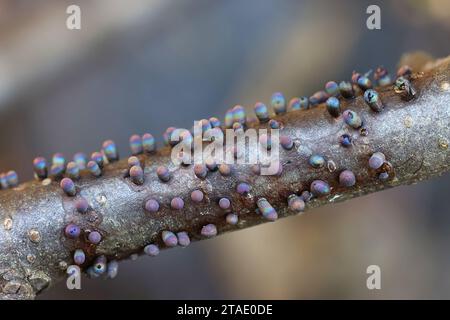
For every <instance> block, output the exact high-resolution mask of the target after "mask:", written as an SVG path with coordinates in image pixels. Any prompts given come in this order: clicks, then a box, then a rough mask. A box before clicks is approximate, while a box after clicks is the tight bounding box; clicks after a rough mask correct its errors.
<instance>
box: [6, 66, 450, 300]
mask: <svg viewBox="0 0 450 320" xmlns="http://www.w3.org/2000/svg"><path fill="white" fill-rule="evenodd" d="M411 81H412V84H413V86H414V87H415V88H416V90H417V92H418V93H417V96H416V98H414V99H413V100H411V101H404V100H402V99H401V97H400V95H399V94H397V93H395V92H394V90H393V89H392V87H391V86H388V87H384V88H379V89H377V90H378V92H379V93H380V96H381V99H382V101H383V103H384V105H385V109H384V110H383V111H382V112H380V113H375V112H373V111H372V110H371V109H370V108H368V107H367V105H366V104H365V102H364V101H363V98H362V97H361V96H359V97H357V98H355V99H353V100H342V101H341V109H342V110H346V109H351V110H353V111H356V112H357V113H358V114H359V116H360V117H361V118H362V119H363V121H364V129H365V132H363V133H362V132H361V130H356V129H353V128H351V127H349V126H348V125H346V124H345V123H344V121H343V120H342V116H341V117H338V118H336V119H335V118H332V117H331V116H330V115H329V114H328V112H327V111H326V108H325V107H324V106H323V105H320V106H318V107H316V108H312V109H310V110H307V111H304V110H301V111H292V112H288V113H287V114H284V115H280V116H277V117H275V118H276V119H277V120H278V121H279V122H280V123H281V124H282V130H281V134H283V135H287V136H289V137H291V138H292V139H293V140H294V143H295V146H294V148H293V149H292V150H283V149H280V152H281V154H280V156H281V163H282V165H283V172H282V174H281V175H280V176H260V175H255V174H254V173H253V172H252V170H251V168H250V166H249V165H236V166H234V167H233V171H232V174H231V175H230V176H222V175H221V174H220V173H219V172H217V171H215V172H208V175H207V177H206V179H204V180H201V179H199V178H197V177H196V176H195V174H194V172H193V169H192V166H178V167H176V166H174V165H173V164H172V163H171V160H170V149H169V148H167V147H166V148H162V149H160V150H159V151H157V153H156V154H154V155H150V156H148V155H140V156H139V158H140V160H141V162H143V163H145V173H144V175H145V181H144V184H142V185H135V184H133V183H132V182H131V181H130V179H129V178H126V177H124V173H125V172H127V168H128V165H127V161H126V160H121V161H118V162H114V163H111V164H108V165H107V166H106V167H105V168H104V170H103V175H102V176H101V177H99V178H95V177H92V176H91V175H90V174H89V173H88V172H83V173H82V177H81V179H80V180H78V181H76V188H77V193H78V195H81V196H83V197H84V198H86V199H87V200H88V202H89V205H90V207H91V209H90V211H89V212H88V213H86V214H80V213H77V211H76V210H75V207H74V197H69V196H67V195H65V194H64V193H63V192H62V190H61V188H60V186H59V182H57V181H52V182H51V183H49V184H47V183H43V182H40V181H31V182H26V183H23V184H21V185H19V186H18V187H16V188H13V189H8V190H3V191H1V192H0V219H1V220H0V222H1V223H2V224H1V226H0V247H1V248H2V250H1V253H0V288H1V297H2V298H3V299H32V298H34V297H35V295H36V294H38V293H39V292H41V291H42V290H43V289H45V288H48V287H50V286H51V284H53V283H55V282H57V281H60V280H61V279H64V277H65V276H66V273H65V268H67V266H68V265H71V264H73V258H72V256H73V252H74V251H75V250H76V249H83V250H84V252H85V253H86V262H85V263H84V264H83V265H82V268H83V269H86V267H87V266H89V265H90V264H92V262H93V261H94V259H95V258H96V257H98V256H100V255H104V256H106V257H107V259H108V260H109V261H111V260H121V259H125V258H127V257H129V256H130V255H132V254H141V253H143V248H144V247H145V246H146V245H147V244H149V243H155V244H158V245H159V247H160V248H164V247H165V246H164V243H163V241H162V240H161V233H162V231H164V230H169V231H172V232H179V231H186V232H187V233H188V234H189V236H190V238H191V240H201V239H204V238H205V237H204V236H202V235H201V233H200V230H201V228H202V227H203V226H204V225H207V224H214V225H215V226H216V227H217V230H218V233H219V234H222V233H225V232H228V231H235V230H239V229H243V228H247V227H250V226H253V225H257V224H259V223H262V222H266V221H267V220H265V219H264V218H263V217H262V216H261V215H260V214H256V213H255V209H256V208H257V205H256V201H257V199H259V198H261V197H264V198H266V199H267V200H268V201H269V202H270V203H271V204H272V206H273V207H274V208H275V209H276V210H277V212H278V216H279V217H286V216H290V215H295V214H296V213H295V212H293V211H291V210H290V209H289V207H288V203H287V199H288V197H289V195H291V194H294V193H296V194H300V193H301V192H302V191H305V190H309V188H310V183H311V182H312V181H313V180H316V179H320V180H323V181H327V182H328V183H329V185H330V187H331V193H330V194H329V195H327V196H325V197H315V198H313V199H312V200H311V201H309V202H307V205H306V209H307V210H309V209H311V208H314V207H318V206H322V205H327V204H331V203H334V202H336V201H344V200H347V199H350V198H353V197H357V196H361V195H364V194H367V193H371V192H375V191H378V190H382V189H385V188H390V187H395V186H398V185H402V184H411V183H416V182H418V181H420V180H424V179H428V178H431V177H433V176H436V175H440V174H442V173H444V172H446V171H448V170H449V169H450V153H449V150H448V143H449V140H450V89H449V87H450V59H449V58H446V59H444V60H441V61H438V62H436V63H434V64H433V65H432V66H431V67H429V68H428V70H426V71H424V72H422V73H419V74H415V75H414V76H413V77H412V80H411ZM251 126H253V127H255V128H267V124H266V123H262V124H260V123H257V124H253V125H251ZM344 133H347V134H349V135H351V136H352V137H353V145H352V146H351V147H349V148H344V147H342V146H341V145H340V144H339V137H340V136H341V135H342V134H344ZM377 151H381V152H383V153H384V154H385V156H386V159H387V160H388V161H389V162H390V164H391V165H392V168H393V171H392V173H391V176H390V179H388V180H385V181H382V180H380V179H378V177H377V174H376V172H375V170H372V169H370V168H369V166H368V159H369V157H370V156H371V155H372V154H373V153H374V152H377ZM311 154H321V155H324V156H325V157H326V159H328V161H329V163H330V164H334V165H335V168H334V167H333V166H325V167H324V168H322V169H314V168H312V167H311V166H310V165H309V164H308V158H309V156H310V155H311ZM330 161H332V163H331V162H330ZM159 165H165V166H167V167H168V168H169V169H170V171H171V172H172V178H171V180H170V181H169V182H167V183H163V182H161V181H159V179H158V178H157V175H156V168H157V167H158V166H159ZM343 169H349V170H351V171H353V173H354V174H355V176H356V185H355V186H354V187H351V188H343V187H341V186H340V185H339V182H338V176H339V173H340V172H341V171H342V170H343ZM242 181H245V182H247V183H248V184H249V185H250V186H251V191H250V192H249V193H248V194H247V195H246V196H243V195H240V194H238V193H237V192H236V186H237V184H238V183H239V182H242ZM195 189H200V190H202V191H203V193H204V195H205V199H204V200H203V202H202V203H200V204H198V203H193V202H192V201H191V198H190V194H191V192H192V191H193V190H195ZM174 197H181V198H183V199H184V201H185V206H184V208H183V209H182V210H174V209H171V208H170V201H171V199H172V198H174ZM223 197H225V198H228V199H230V201H231V206H232V211H233V212H237V213H238V214H239V222H238V223H237V224H236V225H230V224H227V223H226V220H225V215H226V212H225V211H224V210H223V209H221V208H220V207H219V205H218V200H219V199H220V198H223ZM149 198H153V199H157V200H158V201H159V203H160V209H159V211H158V212H157V213H154V214H150V213H148V212H146V211H145V210H144V203H145V201H146V200H148V199H149ZM71 222H75V223H77V224H78V225H79V226H80V227H81V229H82V230H83V231H84V232H87V231H88V230H97V231H99V232H100V233H101V234H102V237H103V240H102V241H101V242H100V243H99V244H98V245H93V244H92V243H89V242H88V241H86V239H85V238H84V237H80V238H79V239H77V240H70V239H67V238H66V237H65V236H64V228H65V226H66V225H67V224H68V223H71Z"/></svg>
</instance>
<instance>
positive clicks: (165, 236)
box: [0, 66, 416, 278]
mask: <svg viewBox="0 0 450 320" xmlns="http://www.w3.org/2000/svg"><path fill="white" fill-rule="evenodd" d="M411 73H412V72H411V69H410V68H409V67H407V66H404V67H402V68H400V69H399V70H398V72H397V79H396V81H395V83H394V90H395V92H397V93H398V94H401V96H402V98H403V99H405V100H410V99H412V98H413V97H414V96H415V95H416V91H415V89H414V88H413V87H412V85H411V83H410V75H411ZM374 81H375V84H376V85H377V86H387V85H391V84H392V80H391V77H390V75H389V74H388V72H387V70H386V69H385V68H382V67H379V68H377V70H376V71H375V73H374ZM373 87H374V86H373V84H372V80H371V79H370V78H369V73H367V74H365V75H361V74H359V73H356V72H354V73H353V75H352V78H351V82H346V81H342V82H341V83H339V84H337V83H336V82H334V81H330V82H328V83H326V85H325V90H322V91H319V92H316V93H315V94H313V95H312V96H311V97H309V98H308V97H301V98H293V99H291V100H290V101H289V103H286V100H285V98H284V96H283V94H281V93H275V94H273V95H272V98H271V106H272V108H273V111H274V113H275V115H279V114H283V113H285V112H287V111H294V110H306V109H309V108H313V107H315V106H317V105H319V104H321V103H325V105H326V108H327V110H328V112H329V114H330V115H331V116H332V117H334V118H337V117H339V116H341V115H342V119H343V120H344V122H345V123H346V124H347V125H348V126H350V127H351V128H354V129H358V130H361V129H363V125H364V124H363V121H362V119H361V118H360V117H359V116H358V114H357V113H356V112H355V111H352V110H345V111H343V112H342V111H341V107H340V100H339V98H343V99H353V98H354V97H356V96H358V95H361V94H363V95H364V101H365V103H366V104H367V105H368V106H369V107H370V109H372V110H373V111H374V112H382V110H383V109H384V105H383V102H382V101H381V99H380V96H379V95H378V93H377V91H375V90H374V89H373ZM254 111H255V114H256V117H257V119H258V120H259V122H261V123H266V122H267V123H268V124H269V127H270V128H272V129H278V128H280V123H279V122H278V121H276V120H275V119H271V116H270V112H269V109H268V108H267V107H266V105H264V104H263V103H260V102H258V103H256V105H255V107H254ZM255 120H256V119H255ZM248 122H249V119H247V116H246V113H245V110H244V108H243V107H242V106H235V107H234V108H232V109H230V110H228V111H227V113H226V115H225V121H224V126H221V123H220V121H219V120H218V119H217V118H210V119H209V120H207V119H203V120H201V124H202V130H203V132H205V131H207V130H220V131H221V130H222V128H232V129H234V130H236V131H237V130H243V129H244V128H245V126H246V124H248ZM179 130H181V133H180V131H179ZM177 131H178V132H177ZM174 134H177V135H178V136H179V137H181V139H179V141H183V142H184V143H186V142H192V140H193V137H192V133H191V132H190V131H188V130H184V129H177V128H174V127H170V128H168V129H167V130H166V131H165V133H164V142H165V144H166V145H171V146H174V145H176V144H177V142H174V141H172V140H173V139H171V136H172V135H174ZM339 141H340V144H341V146H342V147H345V148H349V147H351V146H352V139H351V136H350V135H348V134H344V135H342V136H341V137H340V140H339ZM259 142H260V144H261V145H263V146H264V147H266V148H270V144H271V141H270V138H268V137H267V135H263V136H261V137H260V140H259ZM280 145H281V146H282V147H283V148H284V149H285V150H290V149H292V148H293V147H294V144H293V141H292V139H291V138H290V137H288V136H283V135H282V136H281V137H280ZM130 148H131V153H132V154H133V156H131V157H130V158H129V159H128V175H126V177H125V178H126V179H130V180H131V181H132V182H133V183H134V184H136V185H142V184H143V183H144V179H145V175H144V170H143V167H142V165H141V162H140V161H139V159H138V157H137V155H139V154H143V153H147V154H150V153H153V152H155V151H156V145H155V139H154V137H153V136H152V135H151V134H149V133H146V134H144V135H143V136H139V135H133V136H131V137H130ZM118 158H119V157H118V152H117V149H116V145H115V144H114V142H113V141H111V140H107V141H105V142H104V143H103V145H102V149H101V151H99V152H94V153H92V155H91V157H90V160H89V159H88V158H87V156H86V155H85V154H83V153H77V154H75V156H74V157H73V161H70V162H68V163H66V160H65V158H64V157H63V155H62V154H59V153H57V154H55V155H54V156H53V159H52V163H51V166H48V164H47V161H46V159H44V158H42V157H38V158H36V159H34V161H33V167H34V173H35V178H36V179H38V180H46V181H48V182H50V181H52V180H53V181H59V182H60V186H61V189H62V191H63V192H64V193H65V194H66V195H67V196H69V197H73V199H74V202H75V208H76V210H77V212H78V213H79V214H85V213H87V212H88V211H89V210H90V205H89V203H88V201H87V200H86V199H84V198H83V197H81V196H77V187H76V185H75V182H74V181H76V180H78V179H79V178H80V172H81V171H82V170H85V169H87V170H88V171H89V172H90V173H91V174H92V175H93V176H95V177H99V176H101V175H102V170H103V168H104V167H105V165H107V164H108V163H109V162H113V161H117V160H118ZM325 164H326V160H325V157H324V156H322V155H319V154H314V155H312V156H311V157H310V158H309V165H310V166H311V167H313V168H321V167H323V166H324V165H325ZM368 166H369V168H370V170H374V172H375V174H376V175H377V177H378V178H379V179H380V180H386V179H389V178H390V175H392V173H393V168H392V165H391V164H390V163H389V162H388V161H387V160H386V157H385V156H384V154H383V153H381V152H375V153H374V154H373V155H372V156H371V157H370V159H369V163H368ZM193 170H194V173H195V175H196V177H198V178H199V179H205V178H206V176H207V174H208V172H212V171H218V172H219V174H221V175H223V176H228V175H230V174H231V171H232V168H231V166H230V165H227V164H217V163H215V162H214V161H206V163H205V164H196V165H194V167H193ZM252 171H253V172H254V174H259V173H260V168H259V166H253V168H252ZM156 174H157V177H158V179H159V180H160V181H161V183H166V182H168V181H170V179H171V173H170V171H169V170H168V168H167V167H164V166H161V167H158V168H157V171H156ZM0 183H1V187H2V188H8V187H14V186H16V185H17V183H18V179H17V174H16V173H15V172H14V171H10V172H8V173H7V174H2V175H0ZM355 183H356V178H355V175H354V173H353V172H352V171H350V170H342V171H341V172H340V174H339V184H340V185H341V186H342V187H346V188H350V187H352V186H354V185H355ZM250 189H251V186H250V185H249V184H248V183H245V182H241V183H238V184H237V186H236V192H237V193H239V194H241V195H246V194H248V193H249V192H250ZM329 193H330V185H329V184H328V183H327V182H326V181H323V180H315V181H313V182H312V183H311V185H310V188H309V190H305V191H303V192H302V193H301V194H300V195H297V194H292V195H290V196H289V197H288V198H287V203H288V207H289V209H290V210H292V211H293V212H296V213H301V212H303V210H304V209H305V203H306V202H308V201H310V200H311V199H312V198H313V197H321V196H326V195H328V194H329ZM190 198H191V200H192V201H193V202H194V203H200V202H202V201H203V198H204V194H203V192H202V191H201V190H194V191H192V193H191V195H190ZM256 205H257V210H256V211H257V213H258V214H261V215H262V216H263V217H264V218H265V219H268V220H270V221H274V220H276V219H277V218H278V214H277V212H276V210H275V209H274V208H273V207H272V205H271V204H270V203H269V202H268V200H267V199H265V198H259V199H257V201H256ZM218 206H219V207H220V208H221V209H223V210H224V212H230V208H231V203H230V200H229V199H228V198H221V199H219V201H218ZM143 207H144V208H145V210H146V211H147V212H149V213H156V212H158V211H159V209H160V203H159V202H158V201H157V200H155V199H148V200H146V201H145V203H144V204H143ZM170 207H171V208H172V209H173V210H181V209H183V207H184V200H183V199H182V198H181V197H175V198H173V199H171V201H170ZM225 219H226V222H227V223H228V224H231V225H235V224H237V223H238V219H239V216H238V214H237V213H227V214H226V216H225ZM199 232H200V234H201V235H202V236H203V237H213V236H215V235H217V228H216V226H215V225H214V224H208V225H205V226H203V227H202V228H201V230H199ZM64 235H65V237H67V238H68V239H78V238H79V237H81V236H83V237H84V238H85V241H88V242H89V243H90V244H91V245H94V246H95V245H97V244H99V243H100V242H101V241H102V234H101V233H100V232H99V231H96V230H82V229H81V228H80V227H79V226H78V225H76V224H74V223H70V224H68V225H67V226H66V227H65V229H64ZM161 239H162V243H164V245H165V246H167V247H175V246H178V245H179V246H182V247H186V246H188V245H189V244H190V237H189V234H188V233H187V232H184V231H183V232H178V233H174V232H172V231H169V230H166V231H162V233H161ZM143 251H144V253H145V254H147V255H149V256H156V255H158V254H159V246H158V245H157V244H154V243H151V244H148V245H147V246H145V247H144V249H143ZM86 260H87V259H86V254H85V252H84V251H83V250H82V249H76V250H75V251H74V252H73V262H74V263H75V264H76V265H79V266H84V264H85V262H86ZM117 269H118V265H117V261H115V260H113V261H110V262H109V263H108V262H107V259H106V257H105V256H99V257H97V258H96V260H95V261H94V264H93V265H92V266H90V267H88V268H87V273H88V274H89V275H90V276H92V277H98V276H100V275H107V277H109V278H114V277H115V275H116V274H117Z"/></svg>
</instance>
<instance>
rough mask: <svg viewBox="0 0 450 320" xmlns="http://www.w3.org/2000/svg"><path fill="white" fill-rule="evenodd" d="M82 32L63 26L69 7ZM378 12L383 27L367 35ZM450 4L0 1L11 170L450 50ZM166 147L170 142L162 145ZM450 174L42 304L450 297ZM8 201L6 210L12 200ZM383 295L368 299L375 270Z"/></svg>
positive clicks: (86, 284) (0, 157) (24, 170)
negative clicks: (419, 54) (413, 54)
mask: <svg viewBox="0 0 450 320" xmlns="http://www.w3.org/2000/svg"><path fill="white" fill-rule="evenodd" d="M69 4H77V5H79V6H81V10H82V29H81V30H79V31H69V30H67V29H66V26H65V21H66V18H67V14H66V7H67V6H68V5H69ZM370 4H378V5H379V6H380V7H381V17H382V30H379V31H370V30H368V29H367V28H366V18H367V15H366V13H365V11H366V8H367V6H368V5H370ZM449 34H450V1H449V0H434V1H431V0H428V1H422V0H421V1H419V0H417V1H413V0H411V1H404V0H402V1H400V0H399V1H361V0H354V1H333V0H330V1H317V0H315V1H313V0H310V1H300V0H244V1H242V0H226V1H208V0H183V1H182V0H127V1H120V0H95V1H65V0H64V1H61V0H59V1H56V0H54V1H53V0H45V1H44V0H35V1H26V0H0V150H1V153H0V171H2V172H3V171H7V170H10V169H15V170H17V172H18V173H19V176H20V178H21V180H22V181H23V180H28V179H30V178H31V177H32V168H31V161H32V159H33V158H34V157H35V156H37V155H43V156H45V157H50V156H51V154H52V153H54V152H56V151H59V152H63V153H65V154H66V156H67V157H71V156H72V155H73V154H74V153H75V152H77V151H84V152H92V151H94V150H97V149H98V148H99V147H100V143H101V142H102V141H103V140H104V139H106V138H111V139H114V140H115V141H116V143H117V144H118V146H119V150H120V152H121V154H122V155H126V154H128V153H129V151H128V137H129V136H130V135H131V134H133V133H143V132H146V131H149V132H152V133H153V134H154V135H158V137H159V136H160V135H161V133H162V132H163V131H164V129H165V128H166V127H168V126H172V125H174V126H180V127H190V126H191V125H192V121H193V120H194V119H201V118H204V117H208V116H213V115H215V116H221V117H223V114H224V111H225V110H226V109H227V108H229V107H230V106H232V105H234V104H236V103H240V104H243V105H245V106H247V107H251V106H252V105H253V104H254V103H255V102H256V101H258V100H262V101H266V102H267V101H268V99H269V97H270V95H271V93H272V92H275V91H283V92H284V93H285V94H286V96H287V97H292V96H298V95H310V94H312V93H313V92H314V91H316V90H318V89H321V88H322V87H323V85H324V83H325V82H326V81H328V80H337V81H340V80H343V79H348V78H349V77H350V75H351V72H352V71H353V70H355V69H356V70H359V71H367V70H369V69H372V68H375V67H376V66H378V65H379V64H383V65H384V66H386V67H387V68H389V69H390V70H391V72H392V73H394V72H395V69H396V64H397V62H398V61H399V59H400V56H401V54H402V53H404V52H408V51H412V50H424V51H427V52H429V53H430V54H431V55H433V56H436V57H440V56H446V55H448V54H450V42H449V39H450V37H449ZM160 140H161V139H160ZM449 187H450V176H449V175H446V176H444V177H441V178H437V179H434V180H432V181H429V182H425V183H421V184H419V185H415V186H407V187H400V188H397V189H395V190H389V191H384V192H380V193H378V194H373V195H370V196H366V197H362V198H359V199H356V200H353V201H350V202H347V203H343V204H337V205H334V206H327V207H323V208H320V209H317V210H311V211H309V212H308V213H307V214H306V215H304V216H302V217H294V218H288V219H285V220H284V221H279V222H277V223H274V224H266V225H263V226H259V227H255V228H252V229H249V230H246V231H240V232H235V233H232V234H228V235H224V236H221V237H218V238H216V239H214V240H209V241H203V242H201V243H195V244H193V245H192V246H190V247H189V248H188V249H181V248H177V249H173V250H167V251H165V252H162V253H161V254H160V256H159V257H157V258H148V257H141V258H140V259H138V260H137V261H125V262H123V263H121V265H120V269H121V270H120V272H119V275H118V277H117V278H116V279H115V280H114V281H101V280H89V279H87V278H84V279H83V282H82V290H81V291H78V292H77V291H69V290H67V289H66V288H65V285H64V283H61V284H59V285H58V286H57V287H55V288H53V289H52V290H49V291H48V292H46V293H45V294H43V295H42V296H40V299H74V298H86V299H99V298H103V299H111V298H124V299H128V298H145V299H194V298H206V299H208V298H211V299H215V298H227V299H228V298H267V299H272V298H274V299H297V298H308V299H310V298H327V299H328V298H450V272H449V270H450V250H449V249H448V248H449V245H450V236H449V234H450V233H449V231H448V230H449V229H450V212H449V209H448V208H449V207H450V197H448V193H449ZM0 205H1V204H0ZM371 264H376V265H379V266H380V267H381V271H382V290H379V291H377V290H375V291H369V290H368V289H367V288H366V277H367V275H366V273H365V271H366V268H367V266H368V265H371Z"/></svg>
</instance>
